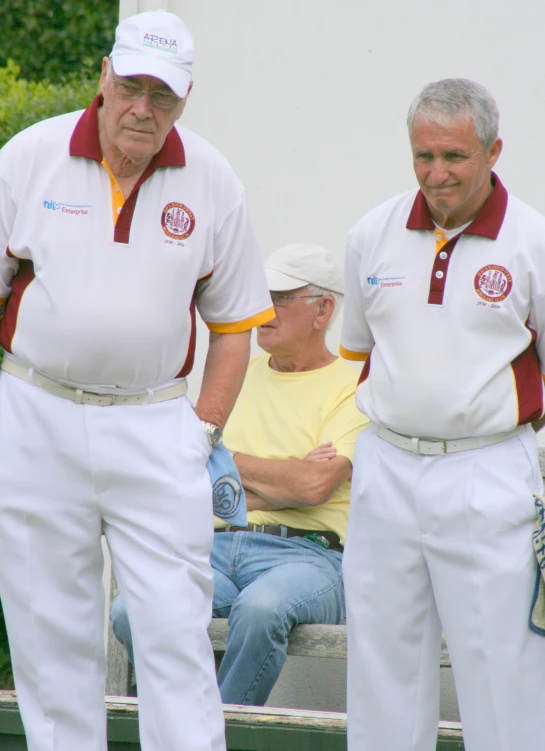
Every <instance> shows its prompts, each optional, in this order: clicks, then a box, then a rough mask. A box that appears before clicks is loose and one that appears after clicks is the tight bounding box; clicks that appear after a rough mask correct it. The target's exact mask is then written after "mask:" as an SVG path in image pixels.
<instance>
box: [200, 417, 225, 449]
mask: <svg viewBox="0 0 545 751" xmlns="http://www.w3.org/2000/svg"><path fill="white" fill-rule="evenodd" d="M203 427H204V429H205V430H206V432H207V433H208V440H209V441H210V445H211V446H217V445H218V444H220V443H221V441H222V438H223V430H222V429H221V428H220V427H219V426H218V425H214V423H212V422H203Z"/></svg>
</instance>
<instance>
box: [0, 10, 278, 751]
mask: <svg viewBox="0 0 545 751" xmlns="http://www.w3.org/2000/svg"><path fill="white" fill-rule="evenodd" d="M192 60H193V41H192V39H191V35H190V33H189V31H188V29H187V28H186V26H185V25H184V24H183V23H182V21H181V20H180V19H179V18H178V17H177V16H175V15H174V14H172V13H166V12H161V11H158V12H149V13H142V14H140V15H137V16H133V17H132V18H129V19H127V20H125V21H123V22H122V23H121V24H120V25H119V27H118V29H117V32H116V41H115V45H114V47H113V50H112V54H111V57H110V58H105V59H104V61H103V66H102V75H101V79H100V89H101V94H100V96H98V97H97V98H96V100H95V101H94V102H93V103H92V104H91V105H90V107H89V108H88V109H87V110H85V112H76V113H72V114H69V115H65V116H63V117H59V118H55V119H53V120H49V121H45V122H43V123H39V124H38V125H35V126H33V127H32V128H29V129H28V130H26V131H24V132H23V133H21V134H19V135H18V136H16V137H15V138H14V139H13V140H12V141H11V142H9V143H8V144H7V145H6V146H5V147H4V149H3V150H2V152H1V153H0V248H2V255H1V257H0V297H3V298H4V301H5V310H4V314H3V317H2V319H1V321H0V344H1V345H2V346H3V347H4V349H5V353H6V354H5V358H4V362H3V372H2V376H1V378H0V411H1V413H2V419H1V420H0V451H1V453H2V463H1V468H0V596H1V599H2V606H3V609H4V612H5V616H6V621H7V626H8V632H9V637H10V646H11V652H12V658H13V669H14V677H15V683H16V688H17V697H18V700H19V704H20V708H21V713H22V717H23V721H24V725H25V731H26V736H27V744H28V749H29V751H106V748H107V740H106V721H105V719H106V718H105V710H104V662H105V660H104V654H103V653H104V644H103V616H102V614H103V612H104V602H103V600H104V594H103V590H102V581H101V575H102V565H103V564H102V553H101V543H100V538H101V531H102V530H103V531H104V534H105V535H106V538H107V540H108V545H109V547H110V550H111V554H112V560H113V565H114V569H115V572H116V576H117V579H118V582H119V584H120V587H121V591H122V592H123V595H124V597H125V601H126V603H127V607H128V609H129V612H130V615H131V620H132V623H133V630H134V652H135V661H136V664H137V669H138V676H139V689H140V743H141V747H142V750H143V751H159V749H163V750H164V751H225V734H224V722H223V714H222V709H221V700H220V694H219V691H218V688H217V685H216V680H215V673H214V659H213V654H212V649H211V646H210V643H209V640H208V636H207V625H208V622H209V619H210V616H211V608H212V580H213V577H212V569H211V566H210V562H209V555H210V549H211V546H212V541H213V515H212V488H211V484H210V479H209V476H208V472H207V469H206V463H207V460H208V458H209V455H210V452H211V450H212V447H213V446H214V445H216V444H217V443H218V441H219V440H221V431H222V428H223V426H224V424H225V422H226V420H227V417H228V416H229V413H230V411H231V409H232V407H233V404H234V402H235V399H236V397H237V394H238V392H239V389H240V387H241V385H242V381H243V378H244V374H245V372H246V367H247V363H248V356H249V340H250V329H251V328H252V327H254V326H256V325H259V324H262V323H266V322H267V321H268V320H270V319H271V318H273V317H274V312H273V309H272V306H271V300H270V296H269V293H268V290H267V285H266V280H265V276H264V273H263V269H262V266H261V262H260V259H259V254H258V252H257V249H256V243H255V239H254V235H253V232H252V228H251V225H250V222H249V219H248V213H247V209H246V203H245V197H244V190H243V188H242V186H241V185H240V183H239V182H238V180H237V178H236V177H235V175H234V174H233V172H232V170H231V168H230V167H229V165H228V164H227V163H226V161H225V160H224V159H223V157H222V156H221V155H220V154H218V153H217V152H216V151H215V149H213V148H212V147H211V146H210V145H209V144H207V143H206V142H205V141H203V140H202V139H201V138H199V137H198V136H196V135H194V134H193V133H191V132H189V131H187V130H186V129H185V128H182V127H179V126H178V125H175V123H176V121H177V120H178V118H179V117H180V115H181V114H182V112H183V110H184V107H185V103H186V101H187V96H188V94H189V92H190V89H191V85H192V81H191V66H192ZM195 308H197V309H198V311H199V313H200V315H201V316H202V318H203V319H204V320H205V321H206V323H207V325H208V328H209V329H210V343H209V349H208V357H207V361H206V366H205V371H204V377H203V382H202V387H201V391H200V396H199V399H198V401H197V403H196V405H195V409H193V408H192V406H191V404H190V403H189V402H188V400H187V399H186V397H185V396H184V394H185V390H186V382H185V378H186V376H187V375H188V373H189V372H190V370H191V367H192V363H193V356H194V349H195Z"/></svg>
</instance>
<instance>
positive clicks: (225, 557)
mask: <svg viewBox="0 0 545 751" xmlns="http://www.w3.org/2000/svg"><path fill="white" fill-rule="evenodd" d="M265 271H266V274H267V280H268V284H269V289H270V291H271V297H272V300H273V303H274V306H275V310H276V318H275V319H274V320H273V321H271V322H270V323H268V324H266V325H265V326H261V327H259V328H258V330H257V341H258V344H259V346H260V347H261V348H262V349H263V350H265V353H266V354H261V355H258V356H257V357H255V358H254V359H253V360H251V362H250V364H249V367H248V372H247V374H246V378H245V381H244V385H243V387H242V390H241V392H240V395H239V398H238V401H237V403H236V405H235V408H234V410H233V412H232V413H231V416H230V418H229V420H228V423H227V426H226V429H225V432H224V441H225V444H226V445H227V446H228V448H229V449H230V450H231V451H232V452H233V454H234V457H235V463H236V465H237V468H238V470H239V472H240V475H241V479H242V483H243V485H244V488H245V492H246V503H247V507H248V523H249V526H248V527H245V528H244V529H241V528H239V527H229V526H225V524H224V523H223V522H221V521H220V520H219V519H217V520H216V527H217V528H216V535H215V539H214V545H213V548H212V555H211V563H212V567H213V569H214V601H213V608H214V609H213V615H214V617H215V618H228V619H229V634H228V638H227V649H226V652H225V656H224V658H223V660H222V663H221V665H220V668H219V672H218V683H219V686H220V691H221V696H222V700H223V702H224V703H225V704H253V705H262V704H265V702H266V700H267V698H268V696H269V694H270V692H271V690H272V688H273V686H274V684H275V682H276V680H277V678H278V676H279V674H280V671H281V669H282V666H283V665H284V662H285V659H286V650H287V644H288V636H289V634H290V631H291V629H292V628H293V626H296V625H298V624H300V623H330V624H334V623H341V622H342V621H343V620H344V615H345V606H344V592H343V582H342V568H341V564H342V546H343V543H344V536H345V532H346V526H347V522H348V506H349V493H350V482H349V479H350V476H351V472H352V457H353V454H354V447H355V443H356V438H357V437H358V435H359V433H360V432H361V431H362V429H363V428H364V427H365V426H366V424H367V419H366V418H365V417H364V416H363V415H362V414H361V412H359V410H358V409H357V408H356V405H355V401H354V393H355V390H356V384H357V378H358V373H357V371H356V370H355V369H354V367H353V366H352V365H350V364H349V363H346V362H345V361H343V360H340V359H339V358H337V357H336V356H335V355H333V354H332V353H331V352H330V351H329V350H328V348H327V346H326V331H327V328H328V326H329V324H330V323H331V320H332V317H333V315H334V313H335V307H336V305H339V304H340V302H341V300H342V296H343V279H342V270H341V268H340V266H339V265H338V264H337V262H336V260H335V258H334V257H333V255H332V254H331V253H330V252H329V251H327V250H325V249H324V248H321V247H319V246H316V245H306V244H296V245H290V246H287V247H285V248H281V249H280V250H277V251H275V252H274V253H273V254H272V255H271V256H269V258H268V259H267V260H266V262H265ZM111 617H112V622H113V626H114V632H115V633H116V636H117V637H118V638H119V639H120V641H122V642H123V643H124V644H125V645H126V646H127V649H128V651H129V656H130V653H131V646H132V645H131V641H130V630H129V627H128V621H127V617H126V613H125V612H124V608H122V605H121V604H120V603H119V601H116V603H114V606H113V607H112V613H111Z"/></svg>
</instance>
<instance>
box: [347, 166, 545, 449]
mask: <svg viewBox="0 0 545 751" xmlns="http://www.w3.org/2000/svg"><path fill="white" fill-rule="evenodd" d="M493 179H494V181H495V187H494V190H493V192H492V194H491V196H490V197H489V199H488V201H487V202H486V204H485V205H484V206H483V208H482V209H481V211H480V212H479V214H478V215H477V216H476V217H475V219H474V220H473V221H472V222H471V224H470V225H469V226H467V227H466V228H465V229H464V230H463V231H462V232H461V234H458V235H457V236H456V237H454V238H451V239H450V240H449V241H448V242H447V243H446V244H444V245H443V246H442V247H440V249H439V251H438V252H437V253H436V238H435V235H436V234H437V235H438V236H439V235H440V232H439V230H437V229H436V228H435V226H434V224H433V221H432V219H431V216H430V213H429V210H428V206H427V204H426V201H425V199H424V196H423V195H422V193H421V192H420V191H418V192H417V193H415V191H411V192H409V193H405V194H403V195H401V196H398V197H396V198H393V199H391V200H389V201H387V202H386V203H383V204H382V205H380V206H378V207H377V208H375V209H374V210H372V211H370V212H369V213H368V214H366V215H365V216H364V217H363V218H362V219H361V220H360V221H359V222H358V224H356V226H355V227H354V228H353V230H352V231H351V232H350V234H349V238H348V248H347V257H346V292H345V303H344V324H343V332H342V336H341V340H342V345H341V354H342V355H343V356H344V357H347V358H348V359H353V360H366V363H365V366H364V368H363V371H362V374H361V378H360V385H359V386H358V389H357V392H356V401H357V404H358V407H359V408H360V409H361V411H362V412H364V413H365V414H366V415H368V416H369V418H370V419H371V420H372V421H373V422H377V423H379V424H381V425H384V426H386V427H387V428H390V429H391V430H395V431H396V432H398V433H403V434H406V435H411V436H418V437H428V438H439V439H441V438H444V439H448V438H462V437H468V436H482V435H488V434H492V433H497V432H502V431H508V430H512V429H513V428H515V427H516V426H517V425H521V424H523V423H527V422H531V421H532V420H535V419H537V418H539V417H541V416H542V415H543V411H544V388H543V380H542V375H541V374H542V373H543V370H544V363H545V338H544V333H545V218H544V217H543V216H541V214H539V213H538V212H537V211H535V210H534V209H532V208H531V207H529V206H527V205H526V204H524V203H523V202H522V201H519V200H518V199H517V198H514V197H513V196H508V195H507V191H506V190H505V188H504V187H503V185H502V184H501V182H500V181H499V179H498V178H497V177H496V176H495V175H494V176H493Z"/></svg>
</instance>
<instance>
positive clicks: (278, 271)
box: [265, 243, 344, 295]
mask: <svg viewBox="0 0 545 751" xmlns="http://www.w3.org/2000/svg"><path fill="white" fill-rule="evenodd" d="M265 274H266V276H267V282H268V285H269V289H270V290H271V291H272V292H282V291H283V290H287V289H299V287H306V286H307V284H314V286H316V287H323V288H324V289H328V290H331V292H338V293H339V294H341V295H343V294H344V280H343V270H342V268H341V266H340V264H339V263H337V261H336V259H335V256H334V255H333V253H331V252H330V251H329V250H326V249H325V248H322V247H321V246H320V245H312V244H311V243H294V244H293V245H286V246H285V247H283V248H279V249H278V250H275V251H274V252H273V253H271V255H270V256H269V257H268V258H267V259H266V260H265Z"/></svg>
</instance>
